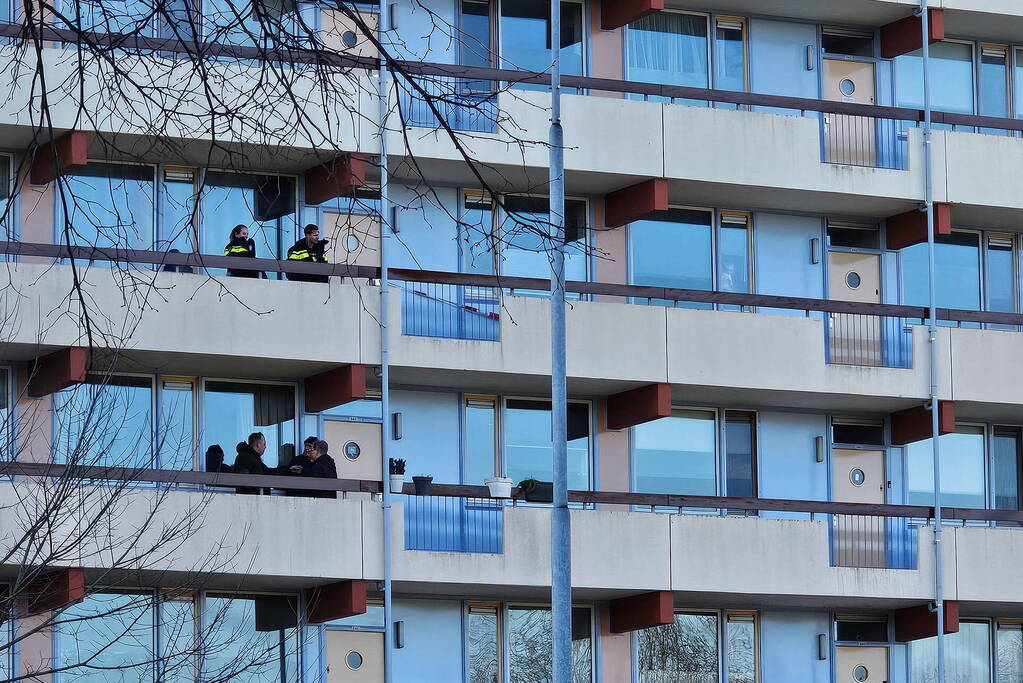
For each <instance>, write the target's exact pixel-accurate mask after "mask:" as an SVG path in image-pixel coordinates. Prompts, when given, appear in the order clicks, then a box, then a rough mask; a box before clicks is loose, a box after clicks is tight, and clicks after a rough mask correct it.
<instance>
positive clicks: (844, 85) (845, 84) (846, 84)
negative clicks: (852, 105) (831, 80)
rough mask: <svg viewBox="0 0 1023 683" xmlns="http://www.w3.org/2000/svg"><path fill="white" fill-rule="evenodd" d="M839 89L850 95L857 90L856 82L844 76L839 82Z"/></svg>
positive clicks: (847, 95)
mask: <svg viewBox="0 0 1023 683" xmlns="http://www.w3.org/2000/svg"><path fill="white" fill-rule="evenodd" d="M838 89H839V90H841V91H842V94H843V95H845V96H846V97H849V96H850V95H852V94H853V93H854V92H856V84H855V83H853V82H852V81H850V80H849V79H848V78H843V79H842V82H841V83H839V84H838Z"/></svg>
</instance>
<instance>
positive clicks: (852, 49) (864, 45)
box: [821, 26, 874, 57]
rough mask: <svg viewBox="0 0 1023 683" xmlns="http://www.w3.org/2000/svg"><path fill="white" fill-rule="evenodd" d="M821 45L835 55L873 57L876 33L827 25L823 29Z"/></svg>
mask: <svg viewBox="0 0 1023 683" xmlns="http://www.w3.org/2000/svg"><path fill="white" fill-rule="evenodd" d="M821 47H822V48H824V51H825V52H827V53H829V54H834V55H849V56H851V57H873V56H874V34H873V33H870V32H868V31H857V30H855V29H846V28H838V27H832V26H827V27H825V28H824V29H823V30H822V31H821Z"/></svg>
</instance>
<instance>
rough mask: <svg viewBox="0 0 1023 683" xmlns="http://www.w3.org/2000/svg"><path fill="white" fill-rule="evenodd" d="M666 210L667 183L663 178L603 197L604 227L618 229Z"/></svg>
mask: <svg viewBox="0 0 1023 683" xmlns="http://www.w3.org/2000/svg"><path fill="white" fill-rule="evenodd" d="M667 210H668V181H667V179H665V178H651V179H650V180H644V181H643V182H641V183H637V184H635V185H630V186H629V187H626V188H622V189H621V190H615V191H614V192H611V193H610V194H608V195H607V196H605V197H604V225H605V226H607V227H609V228H618V227H621V226H623V225H625V224H627V223H631V222H632V221H638V220H641V219H643V218H646V217H647V216H649V215H650V214H652V213H654V212H657V211H667Z"/></svg>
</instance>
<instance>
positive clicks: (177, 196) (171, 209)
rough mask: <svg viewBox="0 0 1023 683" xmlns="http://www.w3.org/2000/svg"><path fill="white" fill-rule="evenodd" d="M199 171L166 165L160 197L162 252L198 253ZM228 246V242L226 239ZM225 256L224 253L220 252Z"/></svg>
mask: <svg viewBox="0 0 1023 683" xmlns="http://www.w3.org/2000/svg"><path fill="white" fill-rule="evenodd" d="M198 175H199V171H198V169H194V168H185V167H171V166H165V167H164V168H163V187H162V188H161V195H160V209H161V212H162V215H161V217H160V235H159V240H158V241H157V248H158V249H159V250H166V251H170V250H172V249H176V250H178V251H180V252H182V253H186V254H187V253H190V252H194V251H197V249H196V230H195V198H196V194H197V192H198V184H197V181H198ZM225 244H226V240H225ZM221 253H223V252H221Z"/></svg>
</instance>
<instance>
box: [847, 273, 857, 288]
mask: <svg viewBox="0 0 1023 683" xmlns="http://www.w3.org/2000/svg"><path fill="white" fill-rule="evenodd" d="M860 282H861V280H860V274H859V273H857V272H855V271H853V272H850V273H849V274H848V275H846V276H845V284H847V285H849V288H850V289H856V288H857V287H859V286H860Z"/></svg>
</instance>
